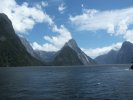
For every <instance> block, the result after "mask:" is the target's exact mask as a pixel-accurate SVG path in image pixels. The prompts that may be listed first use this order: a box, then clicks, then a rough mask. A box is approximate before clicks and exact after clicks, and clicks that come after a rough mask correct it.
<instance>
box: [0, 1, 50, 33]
mask: <svg viewBox="0 0 133 100" xmlns="http://www.w3.org/2000/svg"><path fill="white" fill-rule="evenodd" d="M0 2H1V3H0V13H5V14H6V15H7V16H8V17H9V18H10V19H11V20H12V23H13V27H14V29H15V31H16V32H17V33H26V32H27V31H28V30H31V29H32V28H33V27H34V25H35V24H36V23H43V22H47V23H48V24H52V20H51V18H50V17H49V16H48V15H47V14H46V13H44V12H43V10H42V8H38V7H37V6H34V7H31V6H29V4H28V3H27V2H24V3H23V4H21V5H19V4H17V2H16V1H15V0H0ZM40 6H41V5H40Z"/></svg>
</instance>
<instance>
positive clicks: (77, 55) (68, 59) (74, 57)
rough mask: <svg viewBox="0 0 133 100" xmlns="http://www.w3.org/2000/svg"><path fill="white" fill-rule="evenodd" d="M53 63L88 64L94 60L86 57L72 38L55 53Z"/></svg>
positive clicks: (93, 62)
mask: <svg viewBox="0 0 133 100" xmlns="http://www.w3.org/2000/svg"><path fill="white" fill-rule="evenodd" d="M54 64H56V65H60V64H61V65H63V64H64V65H65V64H66V65H89V64H95V61H94V60H92V59H91V58H90V57H88V56H87V55H86V54H85V53H84V52H83V51H82V50H81V49H80V48H79V47H78V45H77V43H76V41H75V40H74V39H71V40H69V41H68V42H67V43H66V44H65V45H64V47H63V48H62V49H61V50H60V51H59V52H58V53H57V55H56V57H55V59H54Z"/></svg>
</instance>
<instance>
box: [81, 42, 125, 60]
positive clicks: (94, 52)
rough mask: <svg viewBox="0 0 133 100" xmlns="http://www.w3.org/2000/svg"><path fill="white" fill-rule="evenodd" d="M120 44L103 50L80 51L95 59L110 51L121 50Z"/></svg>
mask: <svg viewBox="0 0 133 100" xmlns="http://www.w3.org/2000/svg"><path fill="white" fill-rule="evenodd" d="M121 45H122V43H116V44H112V45H110V46H106V47H103V48H95V49H84V48H82V50H83V51H84V52H85V53H86V54H87V55H88V56H90V57H92V58H95V57H97V56H100V55H103V54H106V53H108V52H109V51H110V50H112V49H113V50H119V49H120V48H121Z"/></svg>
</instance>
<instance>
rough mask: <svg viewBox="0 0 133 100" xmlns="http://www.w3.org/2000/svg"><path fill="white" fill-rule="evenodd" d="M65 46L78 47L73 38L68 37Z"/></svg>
mask: <svg viewBox="0 0 133 100" xmlns="http://www.w3.org/2000/svg"><path fill="white" fill-rule="evenodd" d="M65 46H69V47H70V48H72V49H74V50H76V49H77V48H78V45H77V43H76V41H75V40H74V39H70V40H69V41H68V42H67V43H66V44H65Z"/></svg>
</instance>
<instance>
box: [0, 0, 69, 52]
mask: <svg viewBox="0 0 133 100" xmlns="http://www.w3.org/2000/svg"><path fill="white" fill-rule="evenodd" d="M0 2H1V3H0V13H5V14H6V15H7V16H8V17H9V18H10V19H11V21H12V23H13V27H14V29H15V31H16V32H17V33H19V34H20V33H21V35H22V34H23V33H26V32H28V30H31V29H33V27H34V25H35V24H37V23H47V24H48V25H49V26H50V28H51V30H52V31H53V32H54V33H57V34H58V35H56V36H52V37H49V36H44V37H45V38H44V39H46V40H47V41H48V42H50V43H45V44H42V45H40V44H38V43H37V42H34V43H33V44H32V47H33V48H34V49H38V50H46V51H57V50H59V49H60V48H61V47H62V46H63V45H64V44H65V42H66V41H68V40H69V39H70V38H71V33H70V32H69V31H68V30H67V29H66V28H65V26H63V25H61V26H60V27H59V28H57V26H56V23H54V21H53V20H52V18H51V17H50V16H49V15H48V14H47V13H46V12H44V11H43V7H46V6H48V3H47V2H43V1H42V2H41V3H40V4H39V3H37V4H36V5H35V6H29V4H28V3H27V2H24V3H23V4H21V5H19V4H17V2H16V1H15V0H0ZM63 7H64V6H63ZM64 9H65V8H63V10H64ZM42 39H43V38H42Z"/></svg>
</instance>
